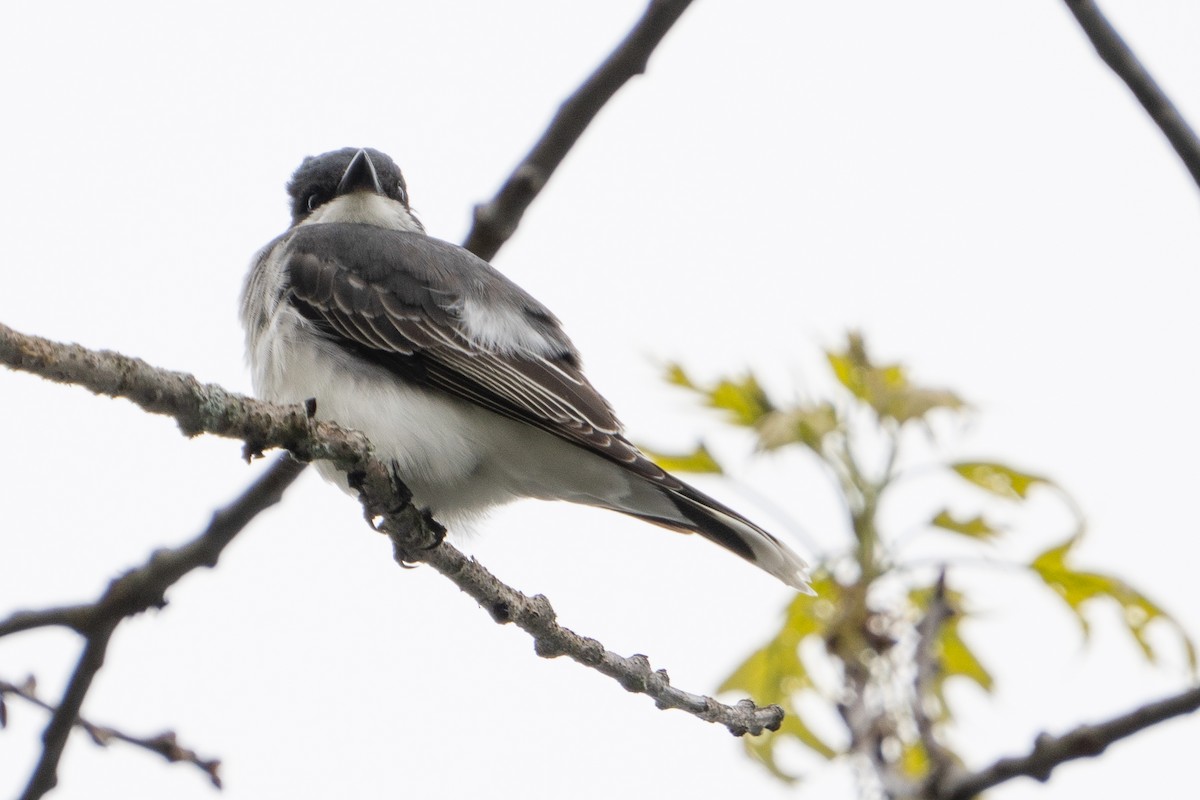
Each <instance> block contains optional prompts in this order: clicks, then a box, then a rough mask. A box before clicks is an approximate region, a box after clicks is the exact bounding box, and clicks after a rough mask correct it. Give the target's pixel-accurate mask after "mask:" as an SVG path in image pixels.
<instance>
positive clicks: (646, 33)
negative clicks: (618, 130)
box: [463, 0, 691, 261]
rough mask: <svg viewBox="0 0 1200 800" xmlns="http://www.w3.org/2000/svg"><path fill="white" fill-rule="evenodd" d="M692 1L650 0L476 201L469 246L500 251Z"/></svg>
mask: <svg viewBox="0 0 1200 800" xmlns="http://www.w3.org/2000/svg"><path fill="white" fill-rule="evenodd" d="M689 5H691V0H651V3H650V5H649V7H647V9H646V13H645V14H643V15H642V18H641V19H639V20H638V22H637V24H636V25H634V26H633V29H632V30H631V31H630V32H629V34H628V35H627V36H626V37H625V39H624V41H622V42H621V44H619V45H618V46H617V49H616V50H614V51H613V52H612V53H611V54H610V55H609V57H608V58H606V59H605V60H604V63H602V64H601V65H600V66H599V67H597V68H596V71H595V72H593V73H592V74H591V76H590V77H589V78H588V79H587V80H586V81H584V83H583V84H582V85H581V86H580V87H579V88H578V89H576V90H575V92H574V94H572V95H571V96H570V97H568V98H567V99H566V100H564V101H563V103H562V105H561V106H559V109H558V113H557V114H555V115H554V119H553V120H551V122H550V126H549V127H548V128H546V131H545V133H543V134H542V137H541V138H540V139H539V140H538V141H537V144H535V145H534V146H533V149H532V150H530V151H529V153H528V154H527V155H526V156H525V158H524V159H522V161H521V163H520V164H518V165H517V168H516V169H514V170H513V173H512V175H510V176H509V177H508V180H506V181H505V182H504V185H503V186H501V187H500V191H499V192H497V194H496V196H495V197H494V198H492V199H491V200H489V201H488V202H486V203H480V204H479V205H477V206H475V222H474V224H473V225H472V226H471V231H470V233H468V234H467V239H466V242H465V243H464V244H463V246H464V247H466V248H467V249H468V250H470V251H471V252H472V253H474V254H475V255H477V256H479V257H480V258H482V259H484V260H485V261H488V260H491V258H492V257H493V256H494V255H496V253H497V251H499V250H500V248H501V246H503V244H504V243H505V242H507V241H508V240H509V238H510V237H511V236H512V235H513V233H514V232H515V231H516V230H517V225H519V224H520V222H521V217H522V216H523V215H524V214H525V210H526V209H528V208H529V206H530V204H531V203H532V202H533V200H534V198H535V197H537V195H538V193H539V192H541V191H542V188H543V187H544V186H545V185H546V183H547V181H549V180H550V176H551V175H552V174H554V170H556V169H558V165H559V164H561V163H562V160H563V159H564V158H566V155H567V153H568V152H569V151H570V149H571V148H572V147H573V146H574V145H575V142H576V141H578V140H579V137H580V136H582V135H583V131H584V130H585V129H586V128H587V126H588V125H589V124H591V122H592V120H593V119H595V117H596V115H597V114H599V113H600V109H601V108H603V107H604V104H605V103H607V102H608V101H609V100H610V99H611V98H612V96H613V95H615V94H616V93H617V91H618V90H619V89H620V88H621V87H622V86H624V85H625V84H626V83H628V82H629V80H630V79H631V78H633V77H634V76H635V75H641V74H642V73H644V72H645V71H646V63H647V61H649V59H650V54H651V53H652V52H654V48H655V47H657V46H658V43H659V42H661V41H662V39H663V37H664V36H666V35H667V31H669V30H670V29H671V26H672V25H674V24H675V22H676V20H678V19H679V17H680V16H682V15H683V12H684V11H686V10H687V7H688V6H689Z"/></svg>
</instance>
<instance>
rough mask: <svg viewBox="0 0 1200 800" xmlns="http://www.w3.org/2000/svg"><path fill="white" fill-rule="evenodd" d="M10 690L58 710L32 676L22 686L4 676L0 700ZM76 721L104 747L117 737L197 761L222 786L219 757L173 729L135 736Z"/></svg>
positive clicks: (174, 757)
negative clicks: (204, 754)
mask: <svg viewBox="0 0 1200 800" xmlns="http://www.w3.org/2000/svg"><path fill="white" fill-rule="evenodd" d="M8 694H11V695H13V696H15V697H20V698H21V699H23V700H25V701H26V702H28V703H31V704H33V705H35V706H37V707H38V708H42V709H45V710H46V711H49V712H51V713H57V709H56V708H55V707H54V706H52V705H50V704H49V703H47V702H46V701H45V700H42V699H41V698H40V697H38V696H37V687H36V684H35V682H34V680H33V678H32V677H30V678H29V679H28V680H26V681H25V683H24V684H22V685H20V686H18V685H16V684H13V683H9V682H8V681H4V680H0V702H2V701H3V697H4V695H8ZM75 724H76V725H77V726H79V727H80V728H82V729H83V730H84V731H86V732H87V734H88V736H90V737H91V738H92V741H93V742H95V743H96V744H97V745H99V746H100V747H108V745H109V744H110V743H111V742H112V741H113V740H118V741H122V742H126V743H128V744H131V745H133V746H134V747H140V748H142V749H143V750H149V751H150V752H151V753H156V754H158V755H160V756H162V757H163V758H165V759H166V760H167V761H170V762H172V763H175V762H183V763H186V764H194V765H195V766H197V767H199V768H200V770H201V771H203V772H204V774H206V775H207V776H208V779H209V780H210V781H212V784H213V786H216V787H217V788H218V789H220V788H221V776H220V773H219V770H220V767H221V762H220V760H219V759H215V758H201V757H200V756H199V755H197V754H196V751H194V750H189V749H188V748H186V747H183V746H181V745H180V744H179V741H178V739H177V738H176V737H175V733H174V732H173V731H165V732H163V733H160V734H158V735H157V736H132V735H130V734H128V733H123V732H122V731H119V730H117V729H116V728H111V727H109V726H107V725H97V724H95V723H92V722H88V721H87V720H86V719H83V718H82V717H80V718H77V719H76V720H75ZM0 726H2V720H0Z"/></svg>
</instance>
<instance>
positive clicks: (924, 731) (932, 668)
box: [912, 567, 956, 784]
mask: <svg viewBox="0 0 1200 800" xmlns="http://www.w3.org/2000/svg"><path fill="white" fill-rule="evenodd" d="M953 616H954V608H953V607H952V606H951V605H950V599H949V598H948V597H947V596H946V570H945V568H944V567H943V568H942V571H941V573H940V574H939V575H938V580H937V583H936V584H934V588H933V596H932V597H931V598H930V600H929V607H928V608H927V609H926V610H925V616H924V617H923V618H922V619H921V621H920V622H919V623H918V624H917V648H916V653H915V654H914V655H913V660H914V661H915V662H916V675H915V676H914V679H913V704H912V710H913V716H914V719H915V722H916V725H917V734H918V735H919V736H920V737H921V744H922V745H923V746H924V748H925V752H926V753H927V754H928V755H929V763H930V771H929V780H930V781H931V782H933V783H935V784H936V783H938V782H940V781H942V780H943V779H944V778H945V776H946V775H948V774H950V772H951V771H952V770H953V769H954V768H955V766H956V761H955V758H954V755H953V754H952V753H951V752H950V751H949V750H947V749H946V747H945V746H944V745H943V744H942V743H941V741H939V739H938V737H937V731H936V730H935V725H934V720H933V719H932V718H931V717H930V716H929V712H928V711H927V705H926V700H927V699H929V698H932V697H934V696H935V687H936V684H937V679H938V676H939V675H941V674H942V665H941V663H940V662H939V660H938V657H937V655H936V653H935V646H936V645H937V641H938V637H939V636H941V633H942V626H944V625H945V624H946V623H947V622H949V621H950V619H951V618H952V617H953Z"/></svg>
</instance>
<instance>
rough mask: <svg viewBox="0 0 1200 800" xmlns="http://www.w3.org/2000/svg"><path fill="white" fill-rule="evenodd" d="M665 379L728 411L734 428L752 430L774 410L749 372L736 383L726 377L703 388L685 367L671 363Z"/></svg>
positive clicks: (714, 406)
mask: <svg viewBox="0 0 1200 800" xmlns="http://www.w3.org/2000/svg"><path fill="white" fill-rule="evenodd" d="M663 377H664V378H665V380H666V381H667V383H670V384H674V385H675V386H682V387H683V388H685V389H690V390H692V391H693V392H696V393H697V394H700V395H702V396H703V397H704V399H705V401H706V402H707V404H708V405H709V406H711V407H713V408H717V409H721V410H723V411H727V412H728V413H729V420H730V422H733V423H734V424H735V425H745V426H747V427H751V426H753V425H754V424H755V423H757V422H758V421H759V420H760V419H761V418H762V417H763V415H765V414H766V413H768V412H769V411H772V410H773V409H774V406H772V405H771V401H770V399H769V398H768V397H767V393H766V392H764V391H763V388H762V387H761V386H759V384H758V379H756V378H755V377H754V376H753V375H752V374H750V373H747V374H746V376H745V377H743V378H738V379H736V380H734V379H730V378H723V379H721V380H719V381H717V383H715V384H713V385H712V386H709V387H704V386H701V385H700V384H698V383H696V382H695V381H693V380H692V379H691V377H690V376H689V375H688V374H687V372H685V371H684V369H683V367H682V366H680V365H679V364H676V363H670V364H668V365H667V369H666V372H665V374H664V376H663Z"/></svg>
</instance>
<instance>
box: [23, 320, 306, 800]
mask: <svg viewBox="0 0 1200 800" xmlns="http://www.w3.org/2000/svg"><path fill="white" fill-rule="evenodd" d="M10 330H11V329H8V328H5V327H4V326H2V325H0V334H6V333H8V332H9V331H10ZM26 338H31V337H26ZM4 340H5V341H7V337H5V339H4ZM41 343H43V344H46V341H45V340H41ZM2 350H3V348H2V347H0V351H2ZM76 350H82V348H76ZM76 354H78V353H76ZM146 368H147V369H151V368H149V367H146ZM304 466H305V465H304V464H302V463H300V462H298V461H296V460H295V459H293V458H292V457H291V456H288V455H285V456H283V457H282V458H280V459H278V460H277V461H276V462H275V464H273V465H272V466H271V468H270V469H268V470H267V471H266V472H265V473H263V474H262V475H261V476H259V478H258V479H257V480H256V481H255V482H254V483H253V484H251V485H250V487H249V488H248V489H247V490H246V491H245V492H243V493H242V495H241V496H239V497H238V498H237V499H236V500H234V501H233V502H232V503H231V504H229V505H228V506H226V507H225V508H223V509H221V510H219V511H217V512H216V513H215V514H213V519H212V522H211V523H210V524H209V525H208V527H207V528H206V529H205V530H204V532H203V533H201V534H200V535H199V536H197V537H196V538H195V539H193V540H192V541H190V542H188V543H187V544H184V545H182V546H180V547H176V548H171V549H164V550H158V551H156V552H155V553H154V554H153V555H152V556H151V557H150V560H149V561H147V562H146V563H145V564H144V565H143V566H141V567H139V568H137V569H134V570H130V571H129V572H127V573H125V574H124V575H122V576H121V577H119V578H117V579H115V580H114V581H112V583H110V584H109V586H108V589H106V590H105V592H104V594H103V595H102V596H101V597H100V599H99V600H97V601H96V602H95V603H93V604H92V605H91V606H73V607H70V608H68V609H65V611H66V612H68V613H64V609H53V610H51V611H50V612H46V613H44V614H42V615H41V622H42V624H46V625H58V624H69V625H70V627H72V628H74V629H75V630H77V631H78V632H79V633H81V634H83V635H84V637H85V639H86V643H85V644H84V648H83V654H82V655H81V656H80V657H79V662H78V663H77V664H76V665H75V670H74V672H73V673H72V674H71V678H70V680H69V681H68V682H67V688H66V690H65V691H64V692H63V698H62V700H61V701H60V702H59V704H58V707H57V708H55V709H53V713H52V714H51V715H50V722H49V724H48V725H47V726H46V730H45V731H44V732H43V733H42V742H43V746H42V754H41V756H40V757H39V759H38V763H37V765H36V766H35V767H34V770H33V775H32V776H31V777H30V779H29V783H28V784H26V787H25V791H24V792H23V793H22V794H21V800H35V799H36V798H39V797H42V796H43V795H45V794H46V792H48V791H50V790H51V789H53V788H54V786H55V785H56V784H57V783H58V763H59V761H60V760H61V758H62V754H63V750H64V749H65V748H66V744H67V737H68V736H69V735H70V733H71V728H73V727H75V726H76V725H78V724H80V709H82V707H83V701H84V698H85V697H86V696H87V693H88V690H89V689H90V688H91V685H92V680H93V679H94V678H95V677H96V673H98V672H99V671H100V668H101V667H102V666H104V657H105V654H106V653H107V651H108V643H109V641H110V639H111V638H112V635H113V632H114V631H116V629H117V626H118V625H120V624H121V622H122V621H124V620H125V619H126V618H128V617H132V616H134V615H136V614H140V613H142V612H143V611H146V610H147V609H150V608H161V607H163V606H165V605H166V599H165V597H164V595H165V593H166V591H167V589H168V588H170V587H171V586H172V585H174V584H175V583H176V582H177V581H178V580H179V579H180V578H182V577H183V576H184V575H186V574H187V573H189V572H191V571H192V570H194V569H196V568H198V567H202V566H206V567H213V566H216V563H217V559H218V557H219V556H220V554H221V551H222V550H224V549H225V547H226V545H228V544H229V542H231V541H233V538H234V537H235V536H236V535H237V534H238V533H239V532H240V531H241V530H242V529H243V528H244V527H245V526H246V524H247V523H249V522H250V520H251V519H253V518H254V517H255V516H256V515H257V514H258V513H259V512H260V511H262V510H263V509H265V508H268V507H270V506H272V505H274V504H275V503H278V502H279V501H280V500H281V499H282V498H283V491H284V490H285V489H286V488H287V487H288V486H290V485H291V483H292V482H293V481H294V480H295V479H296V478H297V477H298V476H299V475H300V473H301V471H303V469H304ZM17 618H18V619H20V620H24V621H25V622H26V623H28V622H31V621H36V620H37V618H38V615H37V614H36V613H35V612H25V613H24V614H19V615H17ZM64 620H69V622H64ZM11 622H12V620H11V619H10V620H9V623H11ZM30 627H34V626H33V625H32V624H25V625H24V626H23V627H22V626H20V625H11V624H10V625H7V628H8V632H15V631H17V630H28V629H29V628H30ZM47 707H49V706H47ZM98 730H99V729H93V730H92V731H91V732H92V736H93V739H95V738H96V735H97V734H96V731H98ZM164 737H167V738H164ZM121 738H125V737H123V736H122V737H121ZM157 739H158V742H157V747H158V748H159V749H158V750H157V752H162V753H163V754H168V753H172V754H176V755H178V754H179V753H181V752H182V751H181V750H179V748H178V747H177V745H175V744H174V735H173V734H171V735H170V736H169V737H168V736H167V735H166V734H164V736H163V737H157ZM127 740H129V739H127ZM130 741H135V740H130ZM135 743H139V742H138V741H135ZM143 746H145V745H143ZM172 748H174V749H172ZM151 749H154V748H151ZM215 769H216V768H215V766H213V767H212V769H211V770H206V771H208V772H209V773H210V775H212V776H213V777H214V780H216V778H215Z"/></svg>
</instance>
